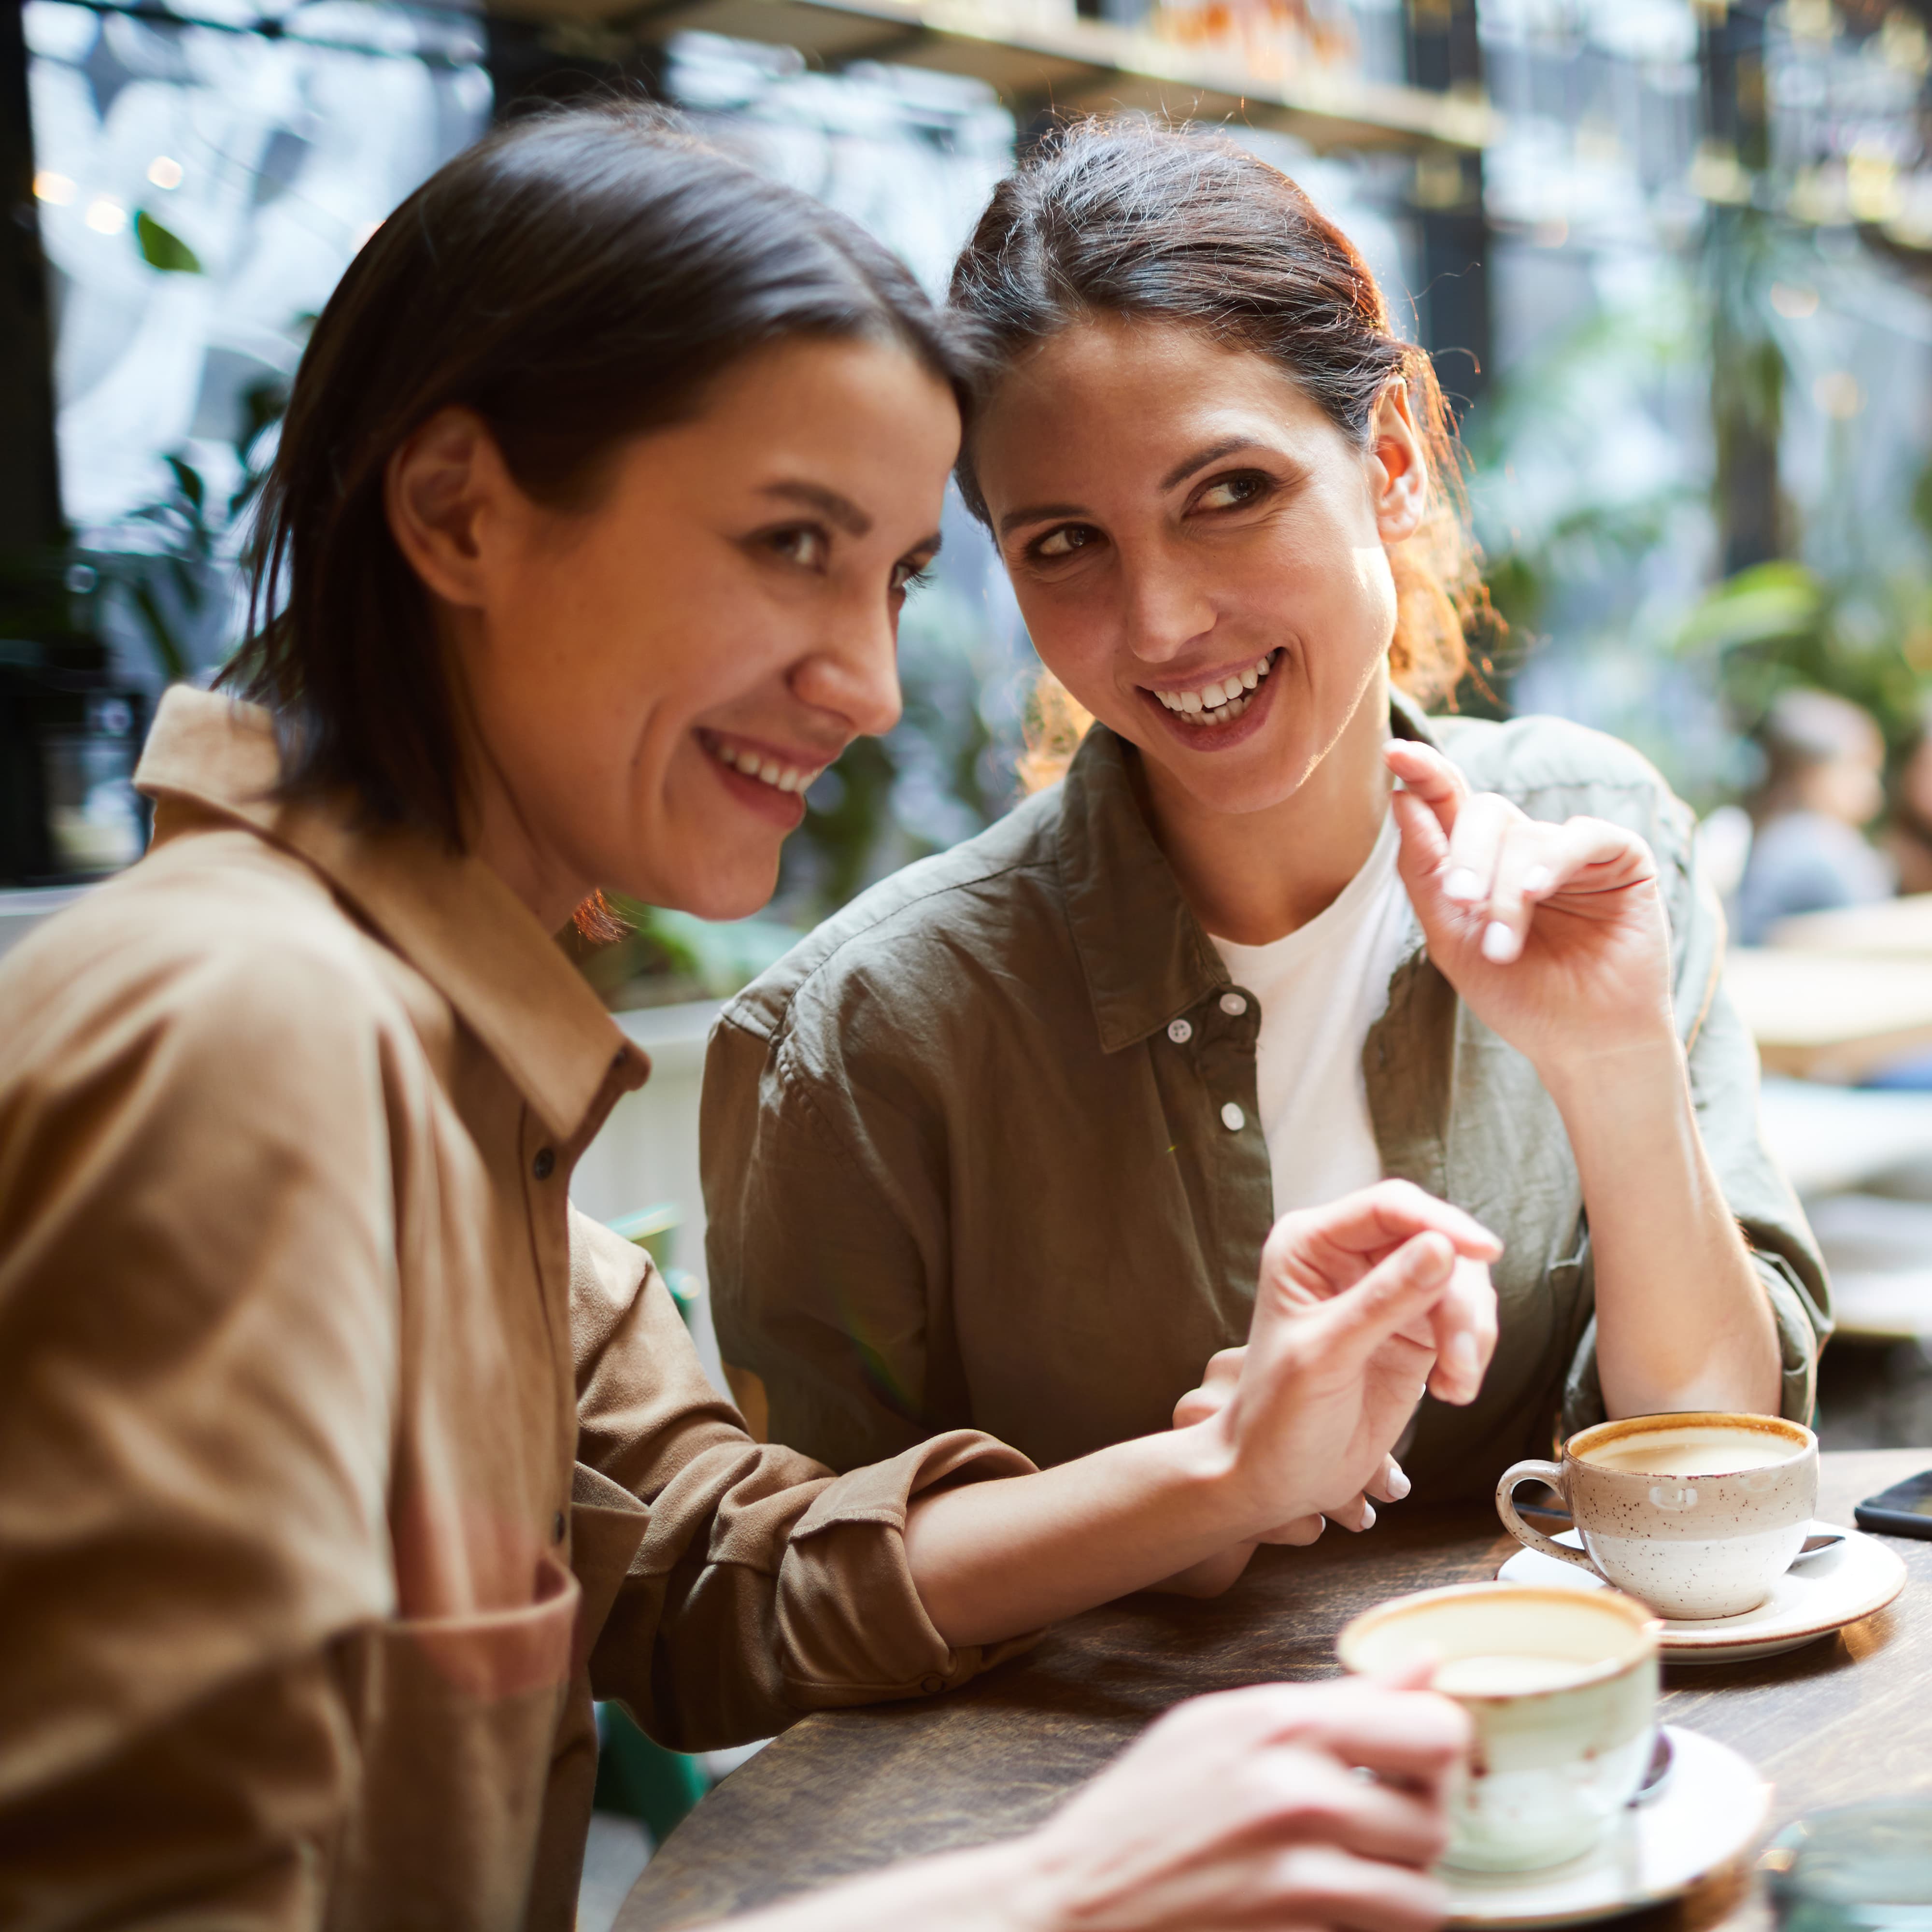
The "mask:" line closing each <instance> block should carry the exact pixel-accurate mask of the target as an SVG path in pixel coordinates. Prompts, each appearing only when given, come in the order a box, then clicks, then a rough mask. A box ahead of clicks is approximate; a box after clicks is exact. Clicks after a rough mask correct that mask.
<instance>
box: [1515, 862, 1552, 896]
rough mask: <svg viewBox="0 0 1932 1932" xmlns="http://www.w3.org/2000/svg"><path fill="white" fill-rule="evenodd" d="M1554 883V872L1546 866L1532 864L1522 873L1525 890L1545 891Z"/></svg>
mask: <svg viewBox="0 0 1932 1932" xmlns="http://www.w3.org/2000/svg"><path fill="white" fill-rule="evenodd" d="M1554 884H1556V874H1555V873H1554V872H1553V871H1551V870H1550V868H1549V867H1548V866H1547V865H1532V866H1531V867H1530V868H1529V871H1526V873H1524V874H1523V890H1524V891H1525V892H1547V891H1549V889H1550V887H1551V886H1553V885H1554Z"/></svg>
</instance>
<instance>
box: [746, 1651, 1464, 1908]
mask: <svg viewBox="0 0 1932 1932" xmlns="http://www.w3.org/2000/svg"><path fill="white" fill-rule="evenodd" d="M1423 1674H1424V1673H1414V1674H1412V1675H1411V1676H1408V1677H1406V1678H1402V1679H1392V1680H1391V1681H1390V1682H1387V1683H1382V1684H1377V1683H1370V1682H1364V1680H1362V1679H1359V1678H1351V1679H1344V1680H1343V1681H1342V1682H1339V1683H1334V1684H1265V1685H1257V1686H1256V1687H1255V1688H1253V1689H1252V1690H1247V1691H1223V1692H1222V1693H1220V1694H1219V1695H1218V1696H1215V1697H1197V1698H1196V1699H1194V1700H1193V1702H1192V1703H1186V1704H1182V1705H1180V1706H1177V1707H1176V1708H1175V1709H1174V1710H1172V1711H1170V1712H1169V1713H1168V1714H1167V1715H1166V1717H1164V1718H1162V1719H1161V1720H1160V1721H1159V1722H1158V1723H1157V1724H1154V1725H1153V1726H1151V1727H1150V1728H1149V1729H1148V1730H1147V1731H1146V1732H1145V1733H1144V1734H1143V1735H1142V1736H1141V1738H1140V1739H1139V1741H1138V1742H1136V1743H1134V1744H1133V1745H1130V1746H1129V1747H1128V1748H1127V1750H1126V1751H1124V1752H1122V1753H1121V1755H1120V1756H1119V1757H1118V1758H1116V1759H1115V1760H1114V1762H1113V1763H1112V1764H1111V1765H1110V1766H1109V1767H1108V1768H1107V1769H1106V1770H1105V1771H1103V1772H1102V1773H1101V1774H1100V1776H1099V1777H1098V1778H1095V1779H1094V1781H1093V1782H1092V1783H1091V1784H1088V1785H1087V1786H1085V1787H1083V1788H1082V1790H1080V1791H1079V1792H1078V1793H1076V1794H1075V1795H1074V1796H1073V1798H1072V1799H1070V1800H1069V1801H1068V1802H1067V1803H1066V1804H1065V1805H1063V1806H1062V1807H1061V1808H1060V1810H1059V1811H1057V1812H1055V1814H1054V1815H1053V1816H1052V1817H1051V1818H1049V1820H1047V1822H1046V1823H1045V1824H1044V1825H1043V1826H1040V1829H1038V1830H1037V1831H1034V1832H1028V1833H1027V1835H1025V1837H1024V1838H1010V1839H1008V1840H1007V1841H1004V1843H999V1844H994V1845H987V1846H983V1847H980V1848H979V1849H975V1850H973V1851H968V1852H949V1853H946V1854H944V1855H941V1856H940V1857H938V1858H921V1859H916V1860H914V1861H913V1862H911V1863H910V1864H903V1865H895V1866H894V1867H892V1868H890V1869H889V1870H886V1871H882V1872H879V1873H875V1874H874V1876H872V1877H871V1878H866V1879H856V1880H854V1881H853V1882H850V1883H847V1884H844V1885H831V1886H828V1887H826V1889H825V1890H823V1891H818V1892H813V1893H808V1894H807V1895H806V1896H805V1897H802V1898H796V1899H792V1900H787V1902H786V1903H784V1904H782V1905H777V1906H770V1907H769V1908H767V1909H766V1910H765V1911H763V1912H757V1913H754V1915H752V1916H751V1917H750V1918H744V1919H737V1918H734V1919H733V1920H732V1921H730V1923H731V1924H733V1926H742V1927H743V1932H897V1928H898V1927H902V1926H906V1925H916V1926H918V1927H920V1928H921V1932H1237V1928H1241V1932H1255V1928H1257V1927H1265V1926H1277V1927H1282V1926H1287V1927H1295V1928H1297V1932H1327V1929H1328V1928H1333V1932H1436V1927H1438V1926H1439V1925H1440V1924H1442V1920H1443V1917H1444V1915H1445V1912H1446V1910H1447V1909H1448V1899H1447V1897H1446V1896H1445V1893H1444V1891H1443V1889H1442V1885H1441V1884H1440V1883H1439V1881H1437V1880H1436V1879H1434V1878H1433V1877H1431V1876H1430V1873H1429V1870H1428V1868H1429V1867H1430V1865H1431V1864H1433V1863H1434V1862H1435V1861H1436V1859H1437V1858H1439V1857H1440V1856H1441V1855H1442V1850H1443V1848H1444V1846H1445V1845H1446V1844H1447V1843H1448V1837H1449V1830H1448V1823H1449V1800H1448V1793H1449V1788H1450V1781H1451V1778H1453V1777H1454V1775H1455V1773H1456V1772H1457V1769H1458V1768H1459V1767H1460V1766H1461V1764H1462V1763H1463V1760H1464V1759H1465V1757H1466V1756H1467V1755H1468V1753H1469V1719H1468V1718H1466V1717H1465V1716H1464V1715H1463V1712H1462V1711H1461V1709H1460V1708H1459V1707H1458V1706H1456V1705H1454V1704H1453V1703H1451V1702H1450V1701H1449V1700H1448V1698H1446V1697H1436V1695H1434V1694H1433V1693H1431V1692H1430V1691H1424V1690H1422V1689H1421V1688H1419V1686H1420V1685H1421V1681H1422V1676H1423ZM1365 1774H1366V1775H1365Z"/></svg>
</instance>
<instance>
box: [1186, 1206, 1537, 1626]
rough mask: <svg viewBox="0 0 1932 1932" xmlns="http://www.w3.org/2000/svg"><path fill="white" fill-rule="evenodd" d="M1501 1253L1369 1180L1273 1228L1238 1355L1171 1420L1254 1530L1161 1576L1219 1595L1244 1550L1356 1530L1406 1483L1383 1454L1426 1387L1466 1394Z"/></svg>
mask: <svg viewBox="0 0 1932 1932" xmlns="http://www.w3.org/2000/svg"><path fill="white" fill-rule="evenodd" d="M1501 1253H1502V1244H1501V1243H1500V1242H1499V1241H1498V1240H1497V1239H1496V1237H1495V1236H1494V1235H1492V1234H1491V1233H1490V1232H1489V1230H1488V1229H1486V1228H1484V1226H1482V1225H1481V1223H1479V1222H1478V1221H1476V1220H1474V1219H1473V1218H1472V1217H1470V1216H1469V1215H1468V1214H1464V1213H1463V1211H1462V1210H1461V1209H1460V1208H1453V1207H1451V1205H1449V1204H1448V1202H1444V1201H1439V1200H1437V1199H1436V1198H1435V1197H1434V1196H1432V1195H1430V1194H1427V1193H1424V1191H1423V1190H1421V1188H1419V1187H1415V1186H1413V1185H1412V1184H1410V1183H1409V1182H1408V1181H1382V1182H1379V1183H1378V1184H1376V1186H1375V1187H1368V1188H1364V1189H1363V1190H1361V1191H1360V1192H1359V1193H1354V1194H1349V1195H1345V1196H1343V1197H1342V1199H1340V1200H1339V1201H1336V1202H1331V1203H1329V1204H1328V1205H1326V1206H1325V1207H1321V1208H1309V1209H1307V1210H1304V1211H1301V1212H1299V1213H1297V1214H1285V1215H1283V1217H1282V1218H1281V1220H1279V1221H1278V1222H1277V1223H1275V1226H1274V1231H1273V1232H1271V1234H1270V1235H1269V1236H1268V1242H1267V1245H1266V1246H1265V1247H1264V1248H1263V1250H1262V1265H1261V1273H1260V1277H1259V1280H1258V1282H1257V1283H1256V1293H1255V1314H1254V1321H1253V1326H1252V1327H1251V1328H1250V1331H1249V1337H1248V1341H1247V1346H1245V1347H1244V1348H1239V1349H1224V1350H1223V1352H1221V1353H1220V1355H1217V1356H1215V1357H1214V1359H1213V1360H1212V1361H1211V1362H1210V1363H1209V1364H1208V1370H1207V1373H1206V1374H1205V1376H1204V1377H1203V1379H1202V1383H1201V1386H1200V1387H1199V1388H1196V1389H1193V1390H1190V1391H1189V1392H1188V1393H1187V1394H1186V1395H1184V1397H1182V1398H1181V1401H1180V1403H1178V1406H1176V1408H1175V1418H1174V1420H1175V1427H1176V1428H1177V1429H1195V1430H1200V1431H1202V1433H1204V1434H1205V1435H1207V1436H1210V1437H1211V1438H1212V1439H1214V1441H1215V1442H1216V1444H1217V1450H1218V1453H1219V1454H1220V1456H1221V1457H1223V1458H1224V1459H1225V1463H1226V1467H1227V1469H1229V1473H1230V1476H1231V1478H1232V1479H1233V1480H1234V1481H1235V1483H1236V1484H1237V1485H1238V1487H1241V1489H1242V1490H1244V1491H1245V1492H1246V1493H1247V1495H1248V1496H1249V1498H1250V1502H1249V1520H1251V1521H1253V1522H1255V1523H1256V1524H1257V1526H1258V1527H1257V1529H1256V1531H1255V1532H1253V1534H1251V1535H1249V1536H1247V1538H1244V1539H1243V1540H1242V1541H1239V1542H1238V1543H1235V1544H1232V1545H1231V1546H1230V1547H1229V1548H1228V1549H1227V1550H1225V1551H1223V1552H1222V1553H1220V1555H1218V1556H1214V1557H1211V1558H1209V1559H1207V1560H1206V1561H1205V1562H1201V1563H1197V1564H1196V1565H1193V1567H1192V1568H1190V1569H1188V1570H1186V1571H1182V1572H1181V1573H1180V1574H1178V1575H1177V1576H1175V1577H1170V1578H1169V1580H1167V1583H1166V1586H1165V1587H1166V1589H1169V1590H1172V1591H1175V1592H1181V1593H1182V1594H1184V1595H1214V1594H1216V1593H1217V1592H1220V1591H1221V1590H1223V1589H1226V1588H1227V1586H1228V1585H1229V1584H1230V1583H1232V1582H1233V1581H1234V1580H1235V1577H1238V1575H1239V1574H1241V1570H1242V1568H1244V1566H1245V1565H1246V1564H1247V1560H1248V1558H1249V1556H1250V1554H1251V1553H1253V1550H1254V1548H1255V1546H1256V1544H1259V1543H1312V1542H1313V1541H1314V1540H1315V1539H1316V1537H1318V1536H1319V1535H1321V1533H1322V1529H1323V1526H1324V1525H1325V1523H1327V1522H1329V1521H1331V1520H1332V1521H1334V1522H1336V1523H1340V1524H1342V1525H1343V1526H1345V1527H1346V1528H1348V1529H1367V1527H1368V1526H1370V1524H1371V1523H1373V1522H1374V1521H1375V1504H1376V1502H1377V1501H1381V1502H1394V1501H1396V1500H1398V1499H1400V1498H1401V1497H1403V1496H1406V1495H1407V1494H1408V1493H1409V1482H1408V1479H1407V1478H1406V1477H1405V1476H1404V1475H1403V1472H1402V1471H1401V1469H1400V1467H1399V1466H1397V1463H1396V1462H1395V1460H1394V1457H1393V1456H1392V1455H1391V1451H1392V1449H1393V1448H1394V1445H1395V1444H1396V1442H1397V1440H1398V1439H1399V1438H1400V1436H1401V1435H1402V1433H1403V1430H1405V1429H1406V1427H1408V1424H1409V1418H1410V1417H1411V1416H1412V1415H1413V1414H1414V1413H1415V1408H1416V1405H1417V1404H1418V1403H1419V1402H1420V1401H1421V1400H1422V1397H1423V1396H1424V1394H1425V1393H1427V1394H1433V1395H1434V1396H1436V1397H1437V1398H1438V1399H1439V1400H1442V1401H1444V1402H1450V1403H1459V1404H1460V1403H1469V1402H1472V1401H1473V1400H1475V1397H1476V1394H1477V1392H1478V1390H1480V1389H1481V1387H1482V1382H1483V1376H1484V1372H1485V1370H1487V1368H1488V1367H1489V1362H1490V1356H1491V1355H1492V1354H1493V1352H1494V1351H1495V1348H1496V1292H1495V1290H1494V1289H1493V1288H1492V1287H1491V1286H1490V1276H1489V1264H1490V1262H1493V1261H1494V1260H1495V1259H1496V1257H1497V1256H1499V1254H1501Z"/></svg>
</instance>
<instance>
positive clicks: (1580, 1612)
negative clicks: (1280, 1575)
mask: <svg viewBox="0 0 1932 1932" xmlns="http://www.w3.org/2000/svg"><path fill="white" fill-rule="evenodd" d="M1657 1629H1658V1626H1657V1622H1656V1619H1655V1618H1653V1617H1652V1615H1651V1613H1649V1611H1648V1610H1646V1609H1645V1608H1644V1607H1643V1605H1642V1604H1639V1603H1636V1602H1634V1601H1632V1600H1631V1598H1628V1597H1625V1596H1619V1595H1615V1594H1614V1593H1613V1592H1609V1591H1591V1592H1587V1593H1586V1592H1581V1591H1577V1590H1563V1589H1556V1590H1543V1589H1535V1588H1533V1587H1530V1586H1525V1585H1523V1584H1520V1583H1462V1584H1457V1585H1455V1586H1452V1587H1451V1588H1450V1589H1444V1590H1424V1591H1423V1592H1421V1594H1420V1595H1417V1596H1413V1597H1399V1598H1397V1599H1396V1600H1395V1601H1394V1602H1393V1603H1388V1604H1379V1605H1378V1606H1377V1607H1376V1608H1375V1609H1374V1610H1367V1611H1364V1613H1362V1615H1361V1616H1358V1617H1357V1618H1356V1619H1355V1621H1354V1622H1352V1623H1351V1624H1349V1625H1347V1626H1346V1628H1344V1630H1343V1632H1342V1634H1341V1635H1340V1637H1338V1638H1337V1640H1336V1646H1335V1648H1336V1650H1337V1653H1338V1654H1339V1655H1340V1658H1341V1660H1342V1662H1343V1665H1344V1666H1345V1667H1346V1668H1347V1669H1349V1670H1353V1671H1358V1672H1361V1673H1364V1674H1368V1675H1373V1676H1384V1675H1386V1674H1388V1673H1390V1672H1393V1671H1403V1670H1411V1669H1413V1668H1414V1667H1415V1666H1416V1665H1417V1664H1428V1665H1429V1666H1430V1667H1431V1682H1432V1685H1433V1688H1435V1689H1436V1691H1439V1692H1441V1693H1442V1695H1443V1696H1445V1697H1453V1698H1454V1700H1456V1702H1457V1703H1459V1704H1460V1705H1461V1706H1462V1707H1463V1709H1464V1710H1465V1711H1466V1712H1468V1713H1469V1719H1470V1723H1471V1725H1472V1729H1473V1731H1474V1736H1473V1739H1472V1744H1471V1748H1470V1754H1469V1771H1468V1773H1467V1775H1466V1776H1465V1777H1464V1778H1463V1779H1462V1780H1461V1781H1460V1784H1458V1785H1457V1787H1456V1788H1455V1789H1454V1791H1453V1792H1452V1793H1451V1798H1450V1838H1449V1849H1448V1851H1447V1852H1445V1853H1444V1855H1443V1862H1444V1863H1445V1864H1450V1865H1454V1866H1457V1867H1460V1868H1462V1869H1463V1870H1470V1871H1536V1870H1541V1869H1542V1868H1543V1867H1545V1866H1548V1865H1556V1864H1563V1863H1565V1861H1568V1860H1569V1859H1571V1858H1577V1857H1579V1856H1580V1855H1582V1854H1583V1852H1587V1851H1589V1850H1590V1849H1592V1847H1593V1846H1595V1845H1596V1843H1598V1841H1599V1840H1600V1839H1601V1838H1602V1837H1603V1835H1604V1832H1605V1831H1606V1830H1607V1828H1608V1827H1609V1826H1610V1823H1611V1821H1612V1820H1614V1819H1615V1818H1616V1816H1617V1814H1618V1813H1619V1811H1621V1810H1622V1808H1623V1807H1624V1806H1625V1805H1627V1804H1628V1803H1629V1802H1630V1801H1631V1799H1632V1798H1634V1796H1636V1795H1637V1790H1638V1787H1640V1785H1641V1784H1643V1778H1644V1774H1645V1772H1646V1771H1647V1770H1648V1769H1649V1765H1650V1759H1651V1753H1652V1749H1653V1748H1654V1745H1655V1735H1656V1723H1657Z"/></svg>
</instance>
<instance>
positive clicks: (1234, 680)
mask: <svg viewBox="0 0 1932 1932" xmlns="http://www.w3.org/2000/svg"><path fill="white" fill-rule="evenodd" d="M1273 663H1274V653H1273V652H1269V653H1268V655H1266V656H1265V657H1259V658H1256V660H1255V661H1254V662H1253V664H1250V666H1249V667H1247V670H1244V671H1238V672H1236V673H1235V675H1234V676H1232V677H1229V678H1224V679H1220V680H1219V681H1218V682H1213V683H1209V684H1204V685H1202V687H1201V688H1200V689H1199V691H1156V692H1155V693H1154V696H1155V697H1157V698H1159V699H1160V701H1161V703H1163V704H1164V705H1166V706H1167V708H1168V709H1169V710H1170V711H1178V712H1181V714H1182V715H1184V717H1187V718H1193V719H1194V720H1196V721H1197V722H1198V721H1199V718H1200V716H1201V714H1202V713H1203V712H1210V711H1211V712H1213V713H1214V722H1215V723H1216V724H1226V723H1228V722H1229V721H1231V720H1232V719H1233V718H1238V716H1240V715H1241V712H1243V711H1245V710H1246V709H1247V694H1248V693H1249V692H1250V691H1253V689H1254V688H1255V687H1256V685H1258V684H1259V683H1260V682H1261V681H1262V679H1263V678H1265V677H1266V676H1268V667H1270V665H1271V664H1273Z"/></svg>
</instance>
